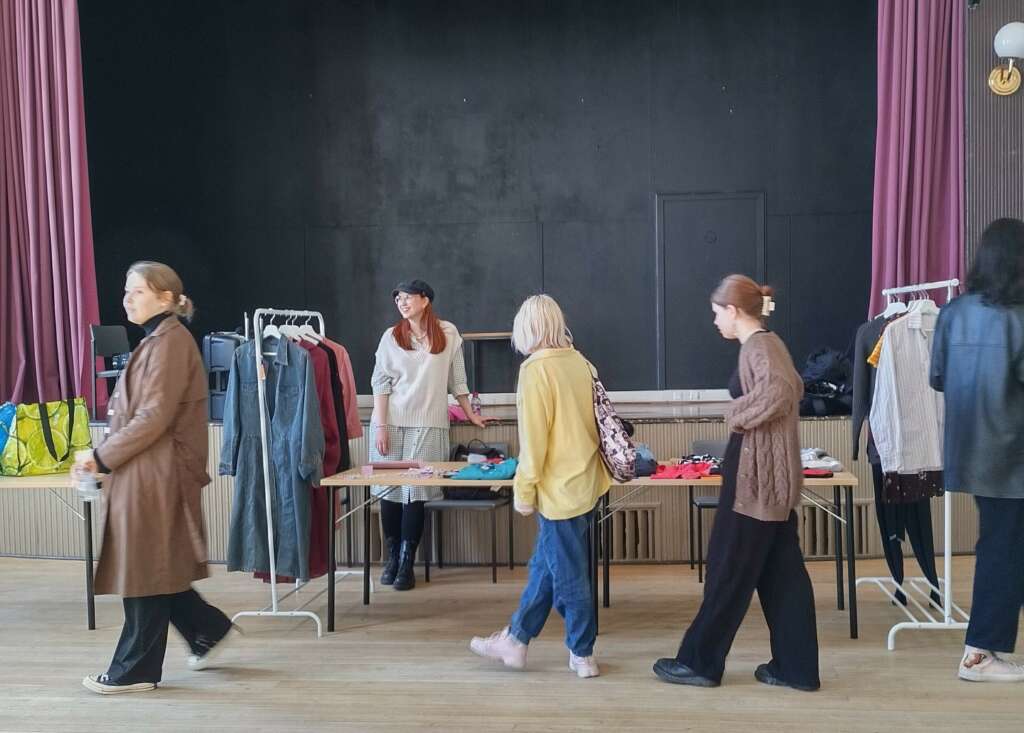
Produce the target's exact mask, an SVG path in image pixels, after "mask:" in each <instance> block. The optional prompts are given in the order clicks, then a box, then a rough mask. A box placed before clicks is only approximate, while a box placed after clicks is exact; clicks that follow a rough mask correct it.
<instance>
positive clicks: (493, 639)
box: [469, 626, 529, 669]
mask: <svg viewBox="0 0 1024 733" xmlns="http://www.w3.org/2000/svg"><path fill="white" fill-rule="evenodd" d="M469 648H470V649H471V650H472V651H473V653H474V654H478V655H480V656H481V657H487V658H489V659H500V660H501V663H502V664H504V665H505V666H506V667H511V668H512V669H524V668H525V667H526V650H527V649H528V648H529V647H527V646H526V644H524V643H523V642H521V641H519V639H517V638H515V637H514V636H512V632H511V631H510V630H509V627H508V626H506V627H505V628H503V629H502V630H501V631H499V632H497V633H494V634H491V635H490V636H488V637H483V636H474V637H473V639H472V641H470V642H469Z"/></svg>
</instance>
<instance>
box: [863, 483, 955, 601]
mask: <svg viewBox="0 0 1024 733" xmlns="http://www.w3.org/2000/svg"><path fill="white" fill-rule="evenodd" d="M871 478H872V479H873V480H874V485H875V516H877V517H878V529H879V531H880V532H881V535H882V551H883V552H884V553H885V563H886V565H888V566H889V573H890V574H891V575H892V579H893V580H895V581H896V582H897V583H899V584H900V585H902V584H903V578H904V573H903V542H902V540H903V539H904V537H906V538H907V539H909V540H910V546H911V547H913V548H914V556H915V557H916V558H917V564H918V565H920V566H921V572H922V573H923V574H924V577H926V578H927V579H928V580H929V581H931V583H932V585H934V586H935V587H936V588H938V587H939V574H938V573H937V572H936V570H935V539H934V537H933V535H932V505H931V499H921V501H915V502H913V503H911V504H887V503H886V502H885V501H884V500H883V496H884V490H885V489H884V482H885V476H884V474H883V473H882V467H881V466H880V465H878V464H877V463H872V464H871ZM896 597H897V598H898V599H899V601H900V603H902V604H903V605H904V606H905V605H907V599H906V597H905V596H904V595H903V594H902V593H900V592H899V591H897V593H896ZM931 598H932V601H933V602H934V603H935V604H937V607H938V608H941V607H942V599H941V598H940V597H939V594H938V593H935V592H933V593H932V594H931Z"/></svg>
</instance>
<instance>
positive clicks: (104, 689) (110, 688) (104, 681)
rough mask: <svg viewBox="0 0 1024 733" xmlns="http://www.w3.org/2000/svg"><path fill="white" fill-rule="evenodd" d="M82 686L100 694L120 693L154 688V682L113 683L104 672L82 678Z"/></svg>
mask: <svg viewBox="0 0 1024 733" xmlns="http://www.w3.org/2000/svg"><path fill="white" fill-rule="evenodd" d="M82 686H83V687H84V688H85V689H87V690H89V691H90V692H96V693H99V694H100V695H120V694H121V693H122V692H146V691H147V690H155V689H156V683H155V682H136V683H135V684H133V685H114V684H111V683H110V678H109V677H107V675H106V674H91V675H89V676H88V677H85V678H84V679H82Z"/></svg>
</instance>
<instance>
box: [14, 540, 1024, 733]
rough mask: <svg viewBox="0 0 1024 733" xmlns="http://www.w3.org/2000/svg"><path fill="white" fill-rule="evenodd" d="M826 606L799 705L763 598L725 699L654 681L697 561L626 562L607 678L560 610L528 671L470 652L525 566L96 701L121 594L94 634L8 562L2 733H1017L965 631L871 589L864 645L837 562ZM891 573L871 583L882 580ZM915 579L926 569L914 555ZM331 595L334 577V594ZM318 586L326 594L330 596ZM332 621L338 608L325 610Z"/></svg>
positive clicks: (260, 599)
mask: <svg viewBox="0 0 1024 733" xmlns="http://www.w3.org/2000/svg"><path fill="white" fill-rule="evenodd" d="M809 567H810V568H811V575H812V578H813V579H814V582H815V594H816V597H817V604H818V633H819V639H820V644H821V665H822V675H821V676H822V684H823V688H822V690H821V691H820V692H818V693H813V694H808V693H798V692H794V691H790V690H784V689H776V688H768V687H765V686H763V685H761V684H759V683H757V682H756V681H755V680H754V679H753V670H754V667H755V666H756V665H757V664H759V663H760V662H762V661H765V660H766V659H767V656H768V641H767V639H768V635H767V629H766V627H765V625H764V620H763V618H762V616H761V613H760V609H759V607H758V606H757V603H756V600H755V603H754V606H753V607H752V609H751V612H750V613H749V614H748V618H747V621H746V623H745V624H744V626H743V628H742V629H741V631H740V634H739V636H738V637H737V640H736V644H735V646H734V648H733V652H732V655H731V656H730V658H729V665H728V669H727V673H726V678H725V681H724V684H723V685H722V687H720V688H718V689H714V690H702V689H691V688H685V687H678V686H674V685H667V684H664V683H662V682H660V681H658V680H657V679H656V678H655V677H654V676H653V674H652V673H651V663H652V662H653V661H654V660H655V659H656V658H657V657H659V656H670V655H672V654H673V653H674V652H675V649H676V646H677V645H678V643H679V639H680V636H681V634H682V631H683V629H684V627H685V625H686V623H687V622H688V621H689V620H690V619H691V618H692V617H693V615H694V613H695V611H696V608H697V605H698V603H699V600H700V595H701V586H699V585H698V584H697V582H696V574H695V573H693V572H691V571H690V570H689V569H688V568H686V567H683V566H647V567H616V568H613V576H612V591H613V606H612V608H611V609H603V613H602V616H601V636H600V637H599V639H598V646H597V653H598V657H599V659H600V661H601V664H602V668H603V670H604V676H602V677H600V678H598V679H592V680H580V679H577V678H576V677H575V675H573V674H571V673H570V672H568V671H567V669H566V652H565V649H564V646H563V644H562V631H563V630H562V622H561V619H560V618H559V617H558V616H557V615H555V614H553V615H552V618H551V619H550V621H549V623H548V627H547V628H546V629H545V633H544V634H543V635H542V636H541V638H540V639H538V640H537V641H535V642H534V644H533V645H531V649H530V659H529V669H528V671H526V672H522V673H516V672H509V671H506V670H504V669H501V668H498V667H495V666H493V665H492V664H490V663H488V662H487V661H486V660H482V659H478V658H477V657H475V656H473V655H472V654H471V653H470V652H469V650H468V648H467V644H468V642H469V638H470V636H471V635H473V634H487V633H490V632H492V631H494V630H496V629H498V628H499V627H501V626H502V625H503V624H504V623H506V620H507V618H508V616H509V614H510V613H511V612H512V610H513V608H514V605H515V602H516V600H517V598H518V593H519V591H520V590H521V588H522V585H523V581H524V577H525V570H524V569H523V568H517V569H516V571H515V572H514V573H509V571H508V570H507V569H506V570H504V571H501V573H500V576H499V579H500V581H501V582H500V583H499V584H498V585H496V586H493V585H491V583H490V582H489V581H490V572H489V569H488V568H459V569H445V570H441V571H438V572H437V574H436V575H435V576H434V581H435V582H433V583H431V584H430V585H426V584H423V583H422V577H420V581H421V585H420V586H419V587H418V588H417V589H416V590H414V591H411V592H408V593H398V592H394V591H392V590H390V589H386V590H383V591H381V592H379V593H377V594H375V596H374V598H373V602H372V605H371V606H370V607H369V608H364V607H363V606H362V605H361V604H360V602H359V600H360V593H359V587H360V586H359V581H357V580H351V579H350V580H346V581H342V582H341V583H340V584H339V589H340V590H339V594H338V599H339V606H338V625H339V631H338V632H337V633H335V634H325V636H324V638H322V639H320V640H317V639H316V638H315V633H314V627H313V625H312V624H311V623H309V622H292V621H290V620H280V619H277V620H262V619H243V620H242V625H243V627H244V628H245V630H246V632H247V635H246V637H245V638H244V639H243V640H242V641H241V642H240V643H239V644H238V645H237V646H236V647H235V648H233V649H231V650H230V651H229V652H225V658H224V664H225V666H224V668H222V669H218V670H208V671H205V672H190V671H188V670H187V669H186V668H185V665H184V657H185V651H184V648H183V645H182V644H181V642H180V639H178V638H177V637H176V636H175V635H174V634H173V632H172V634H171V637H172V638H171V639H170V641H169V644H168V657H167V662H166V665H165V671H164V682H163V684H162V686H161V687H160V688H159V689H158V690H157V691H155V692H150V693H140V694H134V695H125V696H121V697H99V696H96V695H93V694H91V693H89V692H87V691H86V690H84V689H83V688H82V687H81V685H80V680H81V678H82V676H83V675H85V674H88V673H91V672H100V671H104V670H105V668H106V663H107V662H108V661H109V655H110V653H111V652H112V650H113V647H114V644H115V641H116V639H117V636H118V633H119V631H120V626H121V620H122V617H121V606H120V600H119V599H118V598H116V597H101V598H99V599H98V606H97V623H98V629H97V630H96V631H93V632H89V631H87V630H86V629H85V611H84V603H83V600H82V595H83V590H82V586H83V581H82V577H81V576H82V574H83V571H82V566H81V563H79V562H67V561H41V560H16V559H4V558H0V597H2V598H3V601H2V602H0V661H2V663H0V731H19V732H22V731H99V730H110V731H196V730H202V731H205V730H214V731H218V730H219V731H257V730H259V731H264V730H265V731H311V730H331V731H339V730H373V731H385V730H386V731H392V730H394V731H410V730H420V729H432V730H441V731H450V730H474V731H505V730H524V731H532V730H536V731H567V730H581V729H596V728H601V729H604V730H611V731H624V730H641V731H651V730H666V731H668V730H672V731H744V732H746V731H756V733H775V732H776V731H780V732H781V731H786V733H793V732H795V731H830V732H832V731H835V732H840V731H914V730H922V731H924V730H928V731H932V732H940V731H958V732H959V731H963V730H974V731H994V730H1005V731H1021V730H1024V686H1015V685H978V684H970V683H966V682H960V681H958V680H957V679H956V675H955V671H956V662H957V660H958V657H959V654H960V651H961V649H962V643H963V637H962V634H961V633H957V632H934V631H924V632H913V631H911V632H902V633H901V634H900V635H899V638H898V647H897V650H896V651H895V652H888V651H886V649H885V634H886V633H887V631H888V629H889V627H890V626H891V625H892V624H894V623H896V622H897V621H898V620H899V619H900V615H899V613H898V612H897V611H896V609H894V608H892V607H891V606H890V604H889V603H888V601H887V600H885V599H884V598H883V597H882V595H881V593H879V592H877V591H872V590H870V589H862V590H861V593H860V600H861V604H860V631H861V638H860V639H859V640H856V641H854V640H851V639H850V638H849V636H848V619H847V615H846V613H845V612H842V611H838V610H836V608H835V585H834V583H835V575H834V572H835V566H834V565H833V564H832V563H829V562H818V563H811V564H810V565H809ZM883 568H884V564H883V563H882V562H881V561H870V562H862V563H860V564H859V565H858V569H859V571H860V572H861V573H862V574H865V575H866V574H881V573H882V572H883ZM908 569H909V570H911V571H913V570H916V568H915V567H914V563H913V560H910V562H909V563H908ZM972 570H973V558H957V559H956V561H955V576H956V590H957V598H958V599H959V600H960V602H961V604H962V605H964V606H967V605H968V604H969V602H970V577H971V573H972ZM321 582H322V581H321ZM316 585H317V587H318V588H319V587H321V585H320V584H316ZM198 589H199V590H200V592H201V593H203V594H204V595H205V596H206V597H207V598H208V599H209V600H211V601H212V602H214V603H216V604H218V605H220V606H221V607H222V608H223V609H224V610H225V611H226V612H227V613H229V614H231V613H233V612H234V611H236V610H240V609H243V608H245V609H249V608H254V607H256V606H257V605H260V606H261V605H263V603H264V602H265V600H264V599H265V595H264V594H265V589H264V588H263V587H262V585H261V584H259V583H257V582H255V581H252V580H250V579H248V578H247V577H245V576H243V575H238V574H232V575H228V574H226V573H225V572H224V571H223V569H222V568H220V567H218V568H215V570H214V577H212V578H211V579H209V580H205V581H203V582H201V583H199V584H198ZM314 608H316V609H319V610H320V612H321V613H325V611H326V599H325V597H321V599H320V600H319V601H318V602H317V603H316V604H314Z"/></svg>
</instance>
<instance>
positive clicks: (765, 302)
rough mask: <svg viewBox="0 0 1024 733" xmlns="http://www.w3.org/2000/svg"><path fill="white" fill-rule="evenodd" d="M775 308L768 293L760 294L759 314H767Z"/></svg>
mask: <svg viewBox="0 0 1024 733" xmlns="http://www.w3.org/2000/svg"><path fill="white" fill-rule="evenodd" d="M774 310H775V301H774V300H772V296H770V295H762V296H761V315H762V316H767V315H769V314H770V313H771V312H772V311H774Z"/></svg>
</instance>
